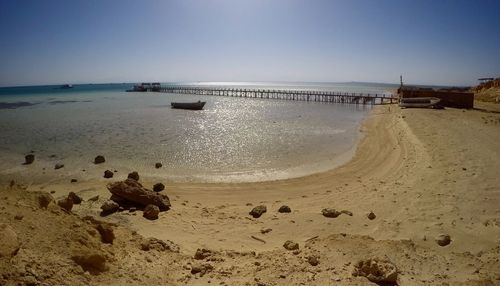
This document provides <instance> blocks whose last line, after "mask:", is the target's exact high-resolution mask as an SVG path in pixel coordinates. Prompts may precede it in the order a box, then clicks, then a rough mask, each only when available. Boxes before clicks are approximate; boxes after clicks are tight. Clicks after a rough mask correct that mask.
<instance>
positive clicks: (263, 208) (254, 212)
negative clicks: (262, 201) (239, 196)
mask: <svg viewBox="0 0 500 286" xmlns="http://www.w3.org/2000/svg"><path fill="white" fill-rule="evenodd" d="M265 212H267V208H266V206H264V205H260V206H256V207H254V208H253V209H252V210H251V211H250V213H249V214H250V215H251V216H253V217H254V218H259V217H260V216H261V215H262V214H263V213H265Z"/></svg>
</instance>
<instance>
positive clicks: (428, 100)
mask: <svg viewBox="0 0 500 286" xmlns="http://www.w3.org/2000/svg"><path fill="white" fill-rule="evenodd" d="M440 101H441V99H439V98H437V97H407V98H401V99H400V100H399V106H401V107H406V108H428V107H435V106H437V104H438V103H439V102H440Z"/></svg>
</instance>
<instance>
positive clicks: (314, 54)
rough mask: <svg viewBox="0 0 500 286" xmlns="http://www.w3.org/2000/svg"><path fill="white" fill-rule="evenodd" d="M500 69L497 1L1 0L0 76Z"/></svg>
mask: <svg viewBox="0 0 500 286" xmlns="http://www.w3.org/2000/svg"><path fill="white" fill-rule="evenodd" d="M400 74H403V77H404V79H405V81H407V82H409V83H418V84H443V85H469V84H475V83H476V79H477V78H478V77H483V76H495V77H500V1H498V0H490V1H488V0H478V1H475V0H469V1H462V0H413V1H406V0H394V1H383V0H366V1H358V0H345V1H335V0H324V1H321V0H317V1H315V0H307V1H306V0H303V1H297V0H282V1H279V0H276V1H273V0H199V1H193V0H179V1H135V0H130V1H129V0H116V1H106V0H82V1H77V0H75V1H67V0H61V1H53V0H43V1H39V0H33V1H28V0H12V1H11V0H0V86H12V85H31V84H59V83H102V82H138V81H162V82H163V81H314V82H339V81H369V82H393V83H397V82H398V81H399V75H400Z"/></svg>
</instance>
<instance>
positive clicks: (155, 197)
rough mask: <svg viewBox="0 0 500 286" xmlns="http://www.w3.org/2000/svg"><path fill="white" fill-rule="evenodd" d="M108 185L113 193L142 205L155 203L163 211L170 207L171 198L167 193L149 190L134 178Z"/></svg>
mask: <svg viewBox="0 0 500 286" xmlns="http://www.w3.org/2000/svg"><path fill="white" fill-rule="evenodd" d="M107 187H108V190H109V191H110V192H111V193H112V194H113V195H115V196H118V197H120V198H123V199H125V200H127V201H129V202H132V203H135V204H138V205H140V206H147V205H155V206H158V208H159V209H160V210H161V211H166V210H168V209H169V208H170V200H169V198H168V197H167V195H165V194H162V193H156V192H153V191H151V190H148V189H146V188H144V187H143V186H142V185H141V184H140V183H139V182H137V181H136V180H134V179H127V180H125V181H121V182H114V183H110V184H108V186H107Z"/></svg>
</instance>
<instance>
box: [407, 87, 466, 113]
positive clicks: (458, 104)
mask: <svg viewBox="0 0 500 286" xmlns="http://www.w3.org/2000/svg"><path fill="white" fill-rule="evenodd" d="M469 90H470V88H469V87H452V88H440V89H434V88H425V87H416V86H402V87H400V88H399V89H398V94H399V96H400V97H401V98H415V97H436V98H439V99H441V101H440V102H439V104H440V105H441V106H445V107H454V108H473V107H474V93H472V92H469Z"/></svg>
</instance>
